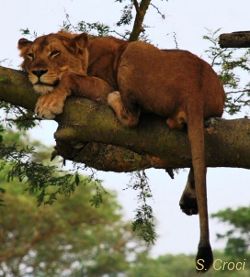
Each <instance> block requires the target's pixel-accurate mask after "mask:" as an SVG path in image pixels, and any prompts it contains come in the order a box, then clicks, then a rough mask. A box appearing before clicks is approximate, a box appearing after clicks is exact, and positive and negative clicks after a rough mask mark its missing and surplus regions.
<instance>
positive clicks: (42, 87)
mask: <svg viewBox="0 0 250 277" xmlns="http://www.w3.org/2000/svg"><path fill="white" fill-rule="evenodd" d="M33 88H34V90H35V91H36V92H37V93H39V94H42V95H44V94H47V93H49V92H51V91H52V90H53V89H54V87H53V86H45V85H34V86H33Z"/></svg>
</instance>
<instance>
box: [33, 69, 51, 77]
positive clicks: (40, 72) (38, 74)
mask: <svg viewBox="0 0 250 277" xmlns="http://www.w3.org/2000/svg"><path fill="white" fill-rule="evenodd" d="M47 72H48V70H43V69H42V70H33V71H32V73H33V74H34V75H36V76H37V77H38V78H40V77H41V76H42V75H44V74H45V73H47Z"/></svg>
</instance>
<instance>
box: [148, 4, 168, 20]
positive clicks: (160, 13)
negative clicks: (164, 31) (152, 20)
mask: <svg viewBox="0 0 250 277" xmlns="http://www.w3.org/2000/svg"><path fill="white" fill-rule="evenodd" d="M150 6H152V7H153V8H154V9H155V10H156V11H157V13H158V14H159V15H160V16H161V18H162V19H166V16H165V14H163V13H162V12H161V11H160V9H159V8H158V7H157V6H156V5H154V4H152V3H150Z"/></svg>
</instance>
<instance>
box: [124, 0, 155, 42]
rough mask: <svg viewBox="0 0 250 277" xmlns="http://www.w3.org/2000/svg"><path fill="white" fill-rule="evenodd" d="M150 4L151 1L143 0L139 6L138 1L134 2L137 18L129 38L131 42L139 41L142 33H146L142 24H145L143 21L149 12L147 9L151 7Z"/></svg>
mask: <svg viewBox="0 0 250 277" xmlns="http://www.w3.org/2000/svg"><path fill="white" fill-rule="evenodd" d="M150 2H151V0H142V1H141V3H140V4H139V3H138V1H137V0H133V4H134V7H135V10H136V16H135V21H134V25H133V28H132V31H131V34H130V37H129V40H130V41H134V40H138V37H139V35H140V33H141V32H143V31H144V29H143V26H142V24H143V20H144V17H145V14H146V12H147V9H148V7H149V5H150Z"/></svg>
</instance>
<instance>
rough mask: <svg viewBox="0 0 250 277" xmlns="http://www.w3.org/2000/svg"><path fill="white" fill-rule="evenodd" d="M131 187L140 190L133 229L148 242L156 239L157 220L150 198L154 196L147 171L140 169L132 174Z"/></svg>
mask: <svg viewBox="0 0 250 277" xmlns="http://www.w3.org/2000/svg"><path fill="white" fill-rule="evenodd" d="M129 187H132V188H133V189H134V190H136V191H138V195H137V199H138V205H137V208H136V213H135V219H134V221H133V223H132V227H133V231H135V232H136V233H137V234H138V235H139V237H142V238H143V239H144V240H145V241H146V242H147V243H148V244H153V243H154V242H155V240H156V233H155V222H154V215H153V210H152V207H151V206H150V205H149V204H148V200H149V199H150V198H151V197H152V193H151V190H150V186H149V183H148V178H147V175H146V173H145V171H138V172H135V173H133V174H132V178H131V180H130V184H129Z"/></svg>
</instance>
